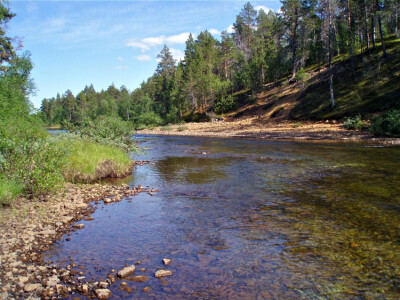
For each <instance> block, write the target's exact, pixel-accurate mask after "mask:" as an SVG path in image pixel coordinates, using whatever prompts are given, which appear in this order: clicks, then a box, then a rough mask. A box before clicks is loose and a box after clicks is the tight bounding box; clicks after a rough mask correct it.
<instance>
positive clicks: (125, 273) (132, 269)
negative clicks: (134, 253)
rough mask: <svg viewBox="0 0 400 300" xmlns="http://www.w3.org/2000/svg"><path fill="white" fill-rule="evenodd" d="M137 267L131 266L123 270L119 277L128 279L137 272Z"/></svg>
mask: <svg viewBox="0 0 400 300" xmlns="http://www.w3.org/2000/svg"><path fill="white" fill-rule="evenodd" d="M135 269H136V268H135V266H134V265H131V266H128V267H125V268H123V269H122V270H120V271H119V272H118V273H117V275H118V276H119V277H121V278H124V277H127V276H129V275H132V274H133V273H134V272H135Z"/></svg>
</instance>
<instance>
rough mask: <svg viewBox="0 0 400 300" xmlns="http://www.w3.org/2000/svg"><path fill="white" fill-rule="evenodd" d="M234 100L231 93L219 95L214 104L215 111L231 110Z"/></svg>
mask: <svg viewBox="0 0 400 300" xmlns="http://www.w3.org/2000/svg"><path fill="white" fill-rule="evenodd" d="M235 106H236V105H235V100H234V98H233V96H232V95H228V96H226V97H221V98H219V100H218V101H217V103H216V104H215V112H216V113H218V114H221V113H225V112H228V111H231V110H233V109H234V108H235Z"/></svg>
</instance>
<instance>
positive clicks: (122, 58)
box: [8, 0, 281, 108]
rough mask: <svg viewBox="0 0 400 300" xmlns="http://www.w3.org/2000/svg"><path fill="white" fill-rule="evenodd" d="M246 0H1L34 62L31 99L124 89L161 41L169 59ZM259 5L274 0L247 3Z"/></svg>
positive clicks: (220, 25) (148, 64)
mask: <svg viewBox="0 0 400 300" xmlns="http://www.w3.org/2000/svg"><path fill="white" fill-rule="evenodd" d="M245 3H246V1H144V0H143V1H16V0H14V1H12V0H10V1H9V4H10V7H11V10H12V11H13V12H14V13H16V14H17V16H16V17H15V18H14V19H13V20H12V21H11V22H10V23H9V24H8V34H9V35H10V36H13V37H17V38H18V39H22V42H23V45H24V50H28V51H30V52H31V55H32V56H31V58H32V60H33V63H34V65H35V67H34V69H33V72H32V77H33V78H34V81H35V83H36V86H37V92H36V96H32V97H31V100H32V103H33V104H34V105H35V107H37V108H39V107H40V104H41V100H42V99H43V98H50V97H55V96H56V95H57V93H60V94H63V93H64V92H65V91H66V90H67V89H70V90H71V91H72V92H73V93H74V94H75V95H76V94H77V93H78V92H79V91H81V90H82V89H83V88H84V86H85V85H89V84H93V85H94V87H95V89H96V90H97V91H99V90H101V89H106V88H107V87H108V86H109V85H110V84H112V83H114V85H115V86H116V87H117V88H119V87H120V86H122V85H125V86H126V87H127V88H128V89H129V90H134V89H135V88H137V87H139V85H140V83H141V82H142V81H143V80H146V79H147V78H148V77H149V76H151V75H152V74H153V73H154V70H155V68H156V66H157V61H156V57H157V54H158V53H159V52H160V50H161V48H162V46H163V45H164V44H167V46H168V47H169V48H170V50H171V52H172V54H173V55H174V57H175V58H176V59H179V57H180V56H182V55H183V51H184V49H185V41H186V39H187V36H188V34H189V33H192V34H193V35H194V37H195V36H196V35H197V34H198V33H200V31H203V30H206V29H207V30H209V31H210V32H211V33H213V34H214V36H215V37H216V38H219V35H220V32H221V31H223V30H227V29H229V28H230V26H231V25H232V23H233V22H234V21H235V18H236V15H237V14H239V12H240V10H241V9H242V7H243V5H244V4H245ZM251 3H252V4H253V5H254V6H255V7H257V8H261V7H263V8H264V9H265V10H267V9H273V10H278V9H279V8H280V6H281V5H280V2H279V1H275V0H274V1H251Z"/></svg>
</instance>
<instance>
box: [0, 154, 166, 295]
mask: <svg viewBox="0 0 400 300" xmlns="http://www.w3.org/2000/svg"><path fill="white" fill-rule="evenodd" d="M142 163H148V162H147V161H146V162H138V163H136V165H141V164H142ZM155 192H158V190H156V189H151V188H150V187H142V186H138V187H133V188H130V187H129V186H128V185H126V184H122V185H119V186H115V185H101V184H83V185H77V184H71V183H67V184H65V185H64V188H63V189H62V190H60V191H58V192H57V193H56V194H54V195H48V196H45V197H41V198H40V199H27V198H19V199H18V200H17V201H16V202H15V203H14V207H13V208H6V209H4V208H2V209H1V210H0V212H1V215H0V223H1V228H0V299H1V300H3V299H39V298H41V299H59V298H64V297H67V296H68V295H73V294H75V293H76V294H77V295H79V294H81V295H83V296H85V297H89V298H98V299H107V298H108V297H110V296H111V291H109V290H108V289H107V288H108V287H109V286H110V285H111V284H112V283H113V282H115V277H117V276H118V274H117V273H116V272H117V271H115V274H114V275H113V274H109V276H108V278H104V280H101V281H97V282H94V281H90V280H88V279H86V278H85V273H84V272H83V271H82V272H80V271H77V270H76V269H74V268H75V267H76V266H75V265H74V264H73V263H71V264H70V265H68V266H67V267H66V268H65V269H64V268H60V267H59V266H57V265H53V264H50V263H48V262H46V261H44V258H43V257H44V253H45V251H46V250H48V249H49V247H50V246H51V245H52V244H53V243H54V242H55V241H57V240H60V239H61V238H62V237H63V236H64V235H71V233H72V232H74V231H77V230H79V229H82V228H84V224H82V223H81V222H80V221H82V220H85V221H91V220H93V217H91V214H92V213H93V212H94V211H95V210H96V208H95V206H94V204H99V203H103V204H105V205H106V204H109V203H113V202H119V201H121V200H122V199H123V198H124V197H131V196H135V195H137V194H139V193H148V194H149V195H153V193H155ZM67 240H68V238H67ZM139 263H140V262H139ZM167 273H168V272H167ZM168 274H169V273H168ZM169 275H172V274H169ZM155 276H156V275H155ZM166 276H167V275H166ZM120 277H123V276H120ZM136 277H138V276H136ZM139 277H143V276H139ZM136 279H137V278H136ZM142 279H143V278H142ZM138 280H140V278H139V279H138ZM122 285H123V284H121V288H122V289H126V291H127V292H131V291H129V289H130V288H129V287H128V286H126V287H123V286H122ZM77 299H80V298H79V297H78V298H77Z"/></svg>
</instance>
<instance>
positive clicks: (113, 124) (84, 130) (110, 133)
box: [66, 116, 135, 151]
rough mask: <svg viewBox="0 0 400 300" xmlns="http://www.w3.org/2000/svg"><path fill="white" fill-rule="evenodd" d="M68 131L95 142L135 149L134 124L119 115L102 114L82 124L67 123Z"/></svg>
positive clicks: (127, 149)
mask: <svg viewBox="0 0 400 300" xmlns="http://www.w3.org/2000/svg"><path fill="white" fill-rule="evenodd" d="M66 127H67V129H68V131H70V132H72V133H75V134H77V135H78V136H80V137H82V138H88V139H90V140H91V141H93V142H97V143H100V144H103V145H110V146H115V147H118V148H121V149H123V150H125V151H132V150H134V149H135V143H134V140H133V134H134V130H133V126H132V124H131V123H129V122H126V121H123V120H122V119H121V118H119V117H111V116H101V117H99V118H98V119H96V120H93V121H88V122H86V123H85V124H82V125H81V126H73V125H71V124H66Z"/></svg>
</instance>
